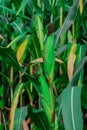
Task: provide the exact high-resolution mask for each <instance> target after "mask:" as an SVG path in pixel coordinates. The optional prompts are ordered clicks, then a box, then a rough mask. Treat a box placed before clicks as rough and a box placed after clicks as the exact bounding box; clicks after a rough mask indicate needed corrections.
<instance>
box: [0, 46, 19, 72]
mask: <svg viewBox="0 0 87 130" xmlns="http://www.w3.org/2000/svg"><path fill="white" fill-rule="evenodd" d="M0 55H1V56H2V58H3V60H4V61H5V62H6V63H7V64H9V65H11V66H13V67H14V68H15V69H19V70H21V68H20V66H19V63H18V61H17V58H16V56H15V53H14V51H13V50H12V49H11V48H5V47H0Z"/></svg>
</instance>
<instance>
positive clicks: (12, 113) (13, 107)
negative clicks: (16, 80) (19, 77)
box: [9, 83, 25, 130]
mask: <svg viewBox="0 0 87 130" xmlns="http://www.w3.org/2000/svg"><path fill="white" fill-rule="evenodd" d="M24 85H25V84H24V83H21V84H18V85H17V86H16V88H15V91H14V95H13V99H12V103H11V109H10V121H11V122H10V125H9V130H14V118H15V110H16V108H17V104H18V99H19V95H20V92H21V91H22V89H23V87H24Z"/></svg>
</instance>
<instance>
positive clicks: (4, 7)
mask: <svg viewBox="0 0 87 130" xmlns="http://www.w3.org/2000/svg"><path fill="white" fill-rule="evenodd" d="M0 8H1V9H3V10H4V11H7V12H8V13H9V14H16V11H15V10H13V9H10V8H8V7H6V6H3V5H0Z"/></svg>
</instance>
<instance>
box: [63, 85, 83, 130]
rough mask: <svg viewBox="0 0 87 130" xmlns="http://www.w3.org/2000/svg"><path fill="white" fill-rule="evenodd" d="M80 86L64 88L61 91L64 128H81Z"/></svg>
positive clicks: (74, 129)
mask: <svg viewBox="0 0 87 130" xmlns="http://www.w3.org/2000/svg"><path fill="white" fill-rule="evenodd" d="M80 96H81V87H72V88H66V89H65V90H64V91H63V93H62V114H63V120H64V126H65V130H83V120H82V111H81V100H80Z"/></svg>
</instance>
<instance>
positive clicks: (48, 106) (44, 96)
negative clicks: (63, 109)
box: [38, 75, 53, 122]
mask: <svg viewBox="0 0 87 130" xmlns="http://www.w3.org/2000/svg"><path fill="white" fill-rule="evenodd" d="M38 80H39V82H40V84H41V97H40V98H41V103H42V106H43V108H44V111H45V112H46V114H47V116H48V120H49V122H50V121H51V118H52V111H53V103H52V95H51V91H50V89H49V86H48V84H47V82H46V79H45V77H44V75H40V76H39V77H38Z"/></svg>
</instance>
